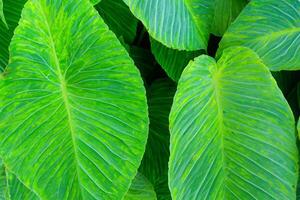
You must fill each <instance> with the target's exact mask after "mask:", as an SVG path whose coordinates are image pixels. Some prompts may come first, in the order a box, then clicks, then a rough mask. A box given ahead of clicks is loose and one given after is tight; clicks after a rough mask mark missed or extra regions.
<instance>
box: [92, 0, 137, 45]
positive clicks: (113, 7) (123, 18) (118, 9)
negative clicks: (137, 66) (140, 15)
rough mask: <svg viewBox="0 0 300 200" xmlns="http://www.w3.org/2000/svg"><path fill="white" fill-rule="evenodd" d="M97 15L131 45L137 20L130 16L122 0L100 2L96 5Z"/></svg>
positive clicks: (103, 0)
mask: <svg viewBox="0 0 300 200" xmlns="http://www.w3.org/2000/svg"><path fill="white" fill-rule="evenodd" d="M96 9H97V10H98V12H99V14H100V15H101V17H102V18H103V20H104V21H105V23H106V24H107V25H108V26H109V28H110V29H111V30H112V31H113V32H114V33H115V34H116V35H117V36H118V37H121V36H123V38H124V40H125V42H126V43H128V44H131V43H132V42H133V41H134V39H135V36H136V31H137V25H138V20H137V19H136V18H135V17H134V16H133V15H132V14H131V12H130V10H129V8H128V6H127V5H126V4H125V3H124V2H123V1H122V0H102V1H101V2H100V3H99V4H97V5H96Z"/></svg>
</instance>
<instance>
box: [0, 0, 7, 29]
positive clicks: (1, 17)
mask: <svg viewBox="0 0 300 200" xmlns="http://www.w3.org/2000/svg"><path fill="white" fill-rule="evenodd" d="M0 20H1V21H2V23H4V25H5V26H6V28H8V27H7V23H6V20H5V16H4V13H3V1H2V0H0Z"/></svg>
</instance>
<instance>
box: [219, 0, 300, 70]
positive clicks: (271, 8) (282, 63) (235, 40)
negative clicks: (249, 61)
mask: <svg viewBox="0 0 300 200" xmlns="http://www.w3.org/2000/svg"><path fill="white" fill-rule="evenodd" d="M299 13H300V1H298V0H281V1H274V0H265V1H262V0H252V1H251V2H250V3H249V4H248V6H246V8H245V9H244V10H243V11H242V13H241V14H240V16H239V17H238V18H237V20H236V21H235V22H234V23H233V24H232V25H231V26H230V27H229V29H228V31H227V32H226V33H225V35H224V37H223V39H222V41H221V43H220V49H219V51H220V52H219V53H221V51H222V50H223V49H225V48H227V47H229V46H236V45H242V46H245V47H249V48H251V49H252V50H254V51H255V52H256V53H257V54H258V55H259V56H260V58H261V59H262V60H263V62H264V64H265V65H266V66H267V67H269V69H271V70H273V71H279V70H297V69H300V56H298V55H299V54H300V48H299V47H300V15H299Z"/></svg>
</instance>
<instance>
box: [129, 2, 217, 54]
mask: <svg viewBox="0 0 300 200" xmlns="http://www.w3.org/2000/svg"><path fill="white" fill-rule="evenodd" d="M124 2H125V3H126V4H127V5H128V6H129V8H130V10H131V12H132V13H133V14H134V15H135V16H136V17H137V18H138V19H139V20H141V21H142V22H143V24H144V26H145V27H146V28H147V30H148V31H149V33H150V35H151V36H152V37H153V38H154V39H156V40H158V41H159V42H160V43H162V44H164V45H165V46H167V47H169V48H174V49H179V50H198V49H206V48H207V43H208V38H209V23H210V21H211V18H212V15H213V9H212V4H213V1H207V0H172V1H170V0H124Z"/></svg>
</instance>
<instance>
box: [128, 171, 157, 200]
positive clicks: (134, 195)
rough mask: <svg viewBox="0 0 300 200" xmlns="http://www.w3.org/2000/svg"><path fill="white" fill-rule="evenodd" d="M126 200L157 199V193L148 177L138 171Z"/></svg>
mask: <svg viewBox="0 0 300 200" xmlns="http://www.w3.org/2000/svg"><path fill="white" fill-rule="evenodd" d="M124 200H156V194H155V191H154V188H153V186H152V184H151V183H150V182H149V181H148V180H147V178H146V177H145V176H143V175H142V174H141V173H137V175H136V177H135V178H134V180H133V181H132V184H131V186H130V188H129V190H128V192H127V194H126V195H125V197H124Z"/></svg>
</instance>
